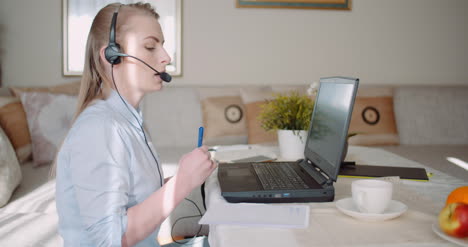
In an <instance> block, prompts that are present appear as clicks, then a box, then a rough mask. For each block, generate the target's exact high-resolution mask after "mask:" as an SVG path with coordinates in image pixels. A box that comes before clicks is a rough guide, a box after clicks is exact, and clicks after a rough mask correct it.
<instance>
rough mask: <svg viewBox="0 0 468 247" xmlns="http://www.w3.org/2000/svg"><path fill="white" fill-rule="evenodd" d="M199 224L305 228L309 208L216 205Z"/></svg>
mask: <svg viewBox="0 0 468 247" xmlns="http://www.w3.org/2000/svg"><path fill="white" fill-rule="evenodd" d="M199 223H200V224H213V225H217V224H227V225H243V226H261V227H281V228H306V227H308V226H309V206H305V205H268V204H267V205H265V204H248V203H239V204H216V205H215V206H214V207H212V208H209V209H208V211H206V213H205V215H204V216H203V217H202V218H201V219H200V222H199Z"/></svg>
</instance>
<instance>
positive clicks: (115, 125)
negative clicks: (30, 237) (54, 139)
mask: <svg viewBox="0 0 468 247" xmlns="http://www.w3.org/2000/svg"><path fill="white" fill-rule="evenodd" d="M127 104H128V102H127ZM132 113H133V114H134V115H135V117H136V118H135V117H134V116H132ZM137 119H138V121H139V122H140V123H141V124H143V119H142V116H141V113H140V111H139V110H135V108H133V107H132V106H131V105H130V104H128V108H127V107H126V106H125V104H124V103H123V102H122V100H121V99H120V97H119V95H118V94H117V93H116V92H115V91H112V93H111V95H110V96H109V98H108V99H106V100H98V101H97V102H96V103H94V104H92V105H91V106H89V107H87V108H86V109H85V110H84V111H83V112H82V113H81V114H80V115H79V117H78V118H77V120H76V121H75V123H74V124H73V126H72V128H71V129H70V131H69V133H68V135H67V137H66V138H65V141H64V143H63V146H62V148H61V149H60V151H59V153H58V157H57V178H56V181H57V182H56V183H57V186H56V200H57V211H58V216H59V224H58V230H59V233H60V235H61V236H62V237H63V239H64V243H65V246H120V245H121V239H122V236H123V234H124V233H125V232H126V230H127V210H128V208H130V207H132V206H134V205H136V204H138V203H141V202H142V201H143V200H145V199H146V198H148V196H149V195H150V194H151V193H153V192H154V191H156V190H158V189H159V188H160V187H161V186H160V175H159V172H158V170H159V171H160V172H161V177H162V178H164V175H163V174H162V169H161V168H160V167H158V166H157V164H156V161H155V159H154V158H153V156H152V155H151V153H150V150H149V149H148V146H147V145H146V143H145V140H144V137H143V132H142V130H141V127H140V125H139V124H138V122H137ZM146 136H147V138H148V142H150V140H149V136H148V134H147V135H146ZM149 144H150V147H151V148H152V150H153V153H154V155H155V157H156V158H157V159H158V163H159V164H160V162H159V158H158V156H157V154H156V151H155V150H154V147H153V146H152V144H151V143H149ZM158 231H159V229H157V230H156V231H154V232H153V233H152V234H150V235H149V236H148V237H147V238H146V239H144V240H143V241H141V242H139V243H138V244H137V245H136V246H159V244H158V243H157V240H156V237H157V233H158Z"/></svg>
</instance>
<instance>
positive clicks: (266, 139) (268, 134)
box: [241, 87, 278, 144]
mask: <svg viewBox="0 0 468 247" xmlns="http://www.w3.org/2000/svg"><path fill="white" fill-rule="evenodd" d="M241 97H242V102H243V103H244V105H245V109H246V121H247V132H248V143H249V144H258V143H273V142H277V140H278V136H277V134H276V131H266V130H264V129H263V128H262V127H261V122H260V120H259V119H258V116H259V115H260V112H261V110H262V108H261V105H262V104H264V103H265V102H266V101H267V100H271V99H273V97H274V92H273V91H272V89H271V88H270V87H257V88H243V89H241Z"/></svg>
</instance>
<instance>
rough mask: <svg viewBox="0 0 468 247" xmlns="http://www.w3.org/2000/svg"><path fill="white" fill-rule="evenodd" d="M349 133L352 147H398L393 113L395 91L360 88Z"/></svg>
mask: <svg viewBox="0 0 468 247" xmlns="http://www.w3.org/2000/svg"><path fill="white" fill-rule="evenodd" d="M349 133H357V134H358V135H356V136H353V137H351V138H350V139H349V143H350V144H352V145H396V144H398V143H399V140H398V133H397V128H396V123H395V116H394V111H393V89H391V88H365V87H363V88H360V89H359V91H358V95H357V97H356V100H355V103H354V109H353V114H352V117H351V123H350V126H349Z"/></svg>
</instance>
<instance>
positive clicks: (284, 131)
mask: <svg viewBox="0 0 468 247" xmlns="http://www.w3.org/2000/svg"><path fill="white" fill-rule="evenodd" d="M317 88H318V83H312V84H311V86H310V87H309V89H307V94H301V93H299V92H298V91H291V92H288V93H283V94H276V95H275V96H274V98H273V99H272V100H268V101H267V102H266V103H264V104H262V105H261V106H260V107H261V112H260V115H259V120H260V123H261V126H262V128H263V129H265V130H266V131H277V133H278V145H279V149H280V155H281V157H282V158H283V159H286V160H297V159H302V158H304V149H305V144H306V143H305V142H306V139H307V131H308V129H309V125H310V120H311V117H312V112H313V109H314V99H315V95H316V93H317ZM316 128H318V129H320V131H319V132H317V133H315V134H316V135H320V134H321V133H322V132H324V131H326V130H327V123H324V122H320V121H319V126H316ZM354 135H356V133H350V134H348V138H350V137H351V136H354ZM347 151H348V141H347V140H346V143H345V147H344V152H343V157H342V160H344V158H345V156H346V154H347Z"/></svg>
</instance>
